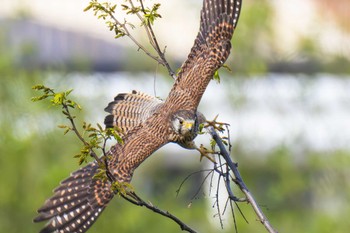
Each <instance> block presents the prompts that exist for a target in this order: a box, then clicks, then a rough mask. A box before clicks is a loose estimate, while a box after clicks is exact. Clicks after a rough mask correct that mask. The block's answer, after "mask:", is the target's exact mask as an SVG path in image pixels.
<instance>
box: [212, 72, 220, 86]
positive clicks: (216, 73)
mask: <svg viewBox="0 0 350 233" xmlns="http://www.w3.org/2000/svg"><path fill="white" fill-rule="evenodd" d="M213 79H214V80H215V81H216V82H217V83H220V75H219V70H216V71H215V73H214V75H213Z"/></svg>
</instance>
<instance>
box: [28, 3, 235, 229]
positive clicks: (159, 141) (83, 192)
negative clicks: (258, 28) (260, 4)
mask: <svg viewBox="0 0 350 233" xmlns="http://www.w3.org/2000/svg"><path fill="white" fill-rule="evenodd" d="M241 4H242V0H204V1H203V7H202V10H201V14H200V28H199V32H198V35H197V37H196V39H195V42H194V45H193V47H192V49H191V51H190V54H189V55H188V58H187V60H186V61H185V62H184V63H183V65H182V66H181V69H180V72H179V73H178V78H177V79H176V81H175V83H174V85H173V87H172V89H171V91H170V93H169V95H168V97H167V98H166V99H165V100H164V102H159V101H155V100H154V99H153V100H152V99H151V100H148V101H144V102H143V103H142V104H140V105H139V107H140V108H138V110H139V116H138V117H136V118H137V120H136V121H135V122H132V121H131V120H130V121H128V120H126V119H128V118H127V116H124V117H122V118H123V119H124V120H125V122H123V123H120V122H118V119H117V118H115V119H114V118H113V112H112V111H113V106H115V104H110V105H109V106H108V107H107V108H106V110H107V111H111V113H112V114H111V115H112V117H108V116H107V117H106V121H105V122H106V125H107V127H108V126H109V125H111V124H112V125H113V124H114V123H115V124H116V125H119V126H121V128H122V129H123V128H124V130H125V131H126V132H125V135H124V136H123V143H122V144H116V145H114V146H112V147H111V148H110V150H109V151H108V152H107V155H108V156H107V157H108V158H109V159H108V160H107V166H108V170H109V171H110V172H111V175H112V176H113V178H114V179H115V180H116V181H117V182H120V183H130V182H131V179H132V176H133V172H134V170H135V169H136V168H137V167H138V166H139V165H140V164H141V163H142V162H143V161H144V160H145V159H147V158H148V157H149V156H150V155H151V154H152V153H153V152H154V151H156V150H157V149H159V148H160V147H162V146H163V145H165V144H167V143H169V142H175V143H178V144H180V145H182V146H184V147H187V146H189V145H190V144H191V143H192V141H193V139H194V137H196V130H197V128H198V124H199V123H200V121H201V119H200V118H201V116H200V114H199V113H198V112H197V107H198V104H199V102H200V100H201V98H202V95H203V93H204V91H205V89H206V87H207V85H208V84H209V82H210V80H211V79H212V77H213V75H214V73H215V72H216V70H217V69H219V68H220V67H221V66H222V65H223V64H224V62H225V61H226V59H227V58H228V56H229V54H230V49H231V38H232V35H233V32H234V29H235V28H236V25H237V22H238V18H239V15H240V10H241ZM134 94H135V95H138V96H142V98H145V99H147V98H149V96H147V95H143V94H142V93H138V94H137V93H134ZM130 96H131V97H130ZM130 96H128V95H124V97H126V98H128V97H130V98H133V97H132V95H130ZM117 97H118V96H117ZM117 97H116V98H117ZM140 98H141V97H140ZM115 101H116V100H115ZM112 103H113V102H112ZM142 109H144V111H142ZM116 110H118V107H117V108H116ZM135 112H137V111H136V110H135ZM135 112H133V113H135ZM125 113H126V114H128V113H127V111H126V112H125ZM118 114H121V113H118ZM118 114H115V115H117V116H118ZM98 171H99V165H98V163H97V162H96V161H94V162H91V163H89V164H87V165H86V166H85V167H83V168H80V169H79V170H77V171H75V172H73V173H72V174H71V176H70V177H68V178H67V179H66V180H64V181H62V182H61V184H60V185H59V186H58V187H57V188H56V189H55V190H54V195H53V196H52V197H51V198H49V199H48V200H46V202H45V203H44V205H43V206H42V207H41V208H40V209H39V210H38V216H37V217H36V218H35V219H34V222H41V221H48V222H47V224H46V225H45V227H44V228H43V229H42V230H41V231H40V232H41V233H50V232H59V233H68V232H86V231H87V230H88V229H89V228H90V227H91V225H92V224H93V223H94V222H95V221H96V219H97V218H98V217H99V216H100V214H101V212H102V211H103V210H104V209H105V207H106V206H107V205H108V203H109V201H110V200H111V199H112V198H113V196H114V192H113V190H112V188H111V186H112V181H110V180H109V179H106V180H102V179H98V178H94V176H95V175H96V174H97V173H98Z"/></svg>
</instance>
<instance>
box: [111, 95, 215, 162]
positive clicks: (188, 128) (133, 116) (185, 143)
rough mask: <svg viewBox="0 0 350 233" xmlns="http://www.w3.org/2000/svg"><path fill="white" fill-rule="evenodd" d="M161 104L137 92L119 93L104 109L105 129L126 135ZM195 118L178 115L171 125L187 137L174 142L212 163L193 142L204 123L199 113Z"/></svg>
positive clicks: (159, 101)
mask: <svg viewBox="0 0 350 233" xmlns="http://www.w3.org/2000/svg"><path fill="white" fill-rule="evenodd" d="M163 104H164V101H162V100H160V99H158V98H156V97H153V96H150V95H147V94H145V93H142V92H139V91H135V90H133V91H132V92H131V93H121V94H118V95H117V96H116V97H115V98H114V101H112V102H110V103H109V104H108V106H107V107H106V108H105V111H106V112H109V113H110V115H108V116H107V117H106V118H105V121H104V123H105V125H106V128H114V129H117V130H119V131H121V133H122V134H127V132H128V131H130V130H132V129H133V128H135V127H136V126H138V125H139V124H142V123H143V122H144V121H146V120H147V119H148V118H149V117H150V116H152V115H153V114H154V113H155V112H157V110H158V109H159V108H160V107H161V106H162V105H163ZM184 114H185V113H184ZM181 115H182V116H181ZM195 116H196V119H193V118H192V117H186V116H185V115H183V114H179V115H178V119H176V120H175V121H174V122H173V124H177V125H174V128H176V129H178V131H179V134H182V135H186V134H187V133H188V137H184V140H176V141H175V142H176V143H178V144H179V145H180V146H182V147H184V148H186V149H196V150H198V151H199V152H200V153H201V158H202V157H203V156H205V157H207V158H208V159H210V160H212V161H213V159H212V158H211V157H210V156H209V155H208V153H206V151H204V150H203V149H202V148H198V147H197V146H196V144H195V143H194V141H193V139H194V138H195V137H196V135H197V132H198V131H199V128H198V127H199V125H200V124H204V123H205V121H206V120H205V117H204V115H203V114H202V113H201V112H198V111H197V112H196V115H195ZM213 162H214V161H213Z"/></svg>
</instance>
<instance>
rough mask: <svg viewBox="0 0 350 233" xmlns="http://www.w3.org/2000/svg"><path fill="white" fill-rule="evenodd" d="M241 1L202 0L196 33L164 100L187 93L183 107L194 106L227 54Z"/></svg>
mask: <svg viewBox="0 0 350 233" xmlns="http://www.w3.org/2000/svg"><path fill="white" fill-rule="evenodd" d="M241 4H242V1H241V0H204V2H203V8H202V11H201V21H200V29H199V32H198V35H197V37H196V39H195V42H194V45H193V47H192V49H191V51H190V54H189V55H188V58H187V60H186V61H185V62H184V63H183V65H182V66H181V70H180V72H179V74H178V79H177V80H176V82H175V84H174V87H173V89H172V91H171V92H170V94H169V97H168V99H167V100H166V102H169V103H171V104H174V103H176V102H177V101H178V100H177V99H178V96H179V95H186V96H187V100H191V101H188V103H187V105H185V107H188V108H197V106H198V104H199V102H200V100H201V98H202V95H203V93H204V91H205V89H206V87H207V85H208V83H209V81H210V80H211V78H212V77H213V75H214V73H215V71H216V70H217V69H219V68H220V67H221V66H222V65H223V64H224V62H225V61H226V59H227V58H228V56H229V54H230V49H231V42H230V41H231V38H232V35H233V32H234V29H235V27H236V25H237V22H238V18H239V15H240V11H241ZM179 93H181V94H179Z"/></svg>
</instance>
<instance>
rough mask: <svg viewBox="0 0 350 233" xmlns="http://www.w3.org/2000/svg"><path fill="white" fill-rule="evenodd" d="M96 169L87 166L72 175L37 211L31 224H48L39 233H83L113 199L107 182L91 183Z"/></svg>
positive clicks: (93, 166) (96, 167) (94, 165)
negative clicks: (43, 222)
mask: <svg viewBox="0 0 350 233" xmlns="http://www.w3.org/2000/svg"><path fill="white" fill-rule="evenodd" d="M97 170H98V165H97V164H96V163H90V164H88V165H87V166H85V167H83V168H81V169H79V170H77V171H75V172H73V173H72V174H71V176H70V177H69V178H67V179H66V180H64V181H62V182H61V185H60V186H59V187H58V188H56V189H55V190H54V193H55V194H54V195H53V196H52V197H51V198H50V199H48V200H47V201H46V202H45V204H44V205H43V206H42V207H41V208H40V209H39V210H38V213H39V215H38V216H37V217H36V218H35V219H34V222H41V221H46V220H48V223H47V224H46V225H45V227H44V228H43V229H42V230H41V231H40V232H41V233H50V232H60V233H68V232H86V231H87V230H88V229H89V228H90V226H91V225H92V224H93V223H94V222H95V221H96V219H97V218H98V216H99V215H100V214H101V212H102V211H103V210H104V208H105V207H106V205H107V204H108V202H109V201H110V200H111V199H112V198H113V192H112V191H111V188H110V186H111V184H110V182H108V181H106V182H103V181H102V180H99V179H94V178H93V177H94V175H95V174H96V173H97Z"/></svg>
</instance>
